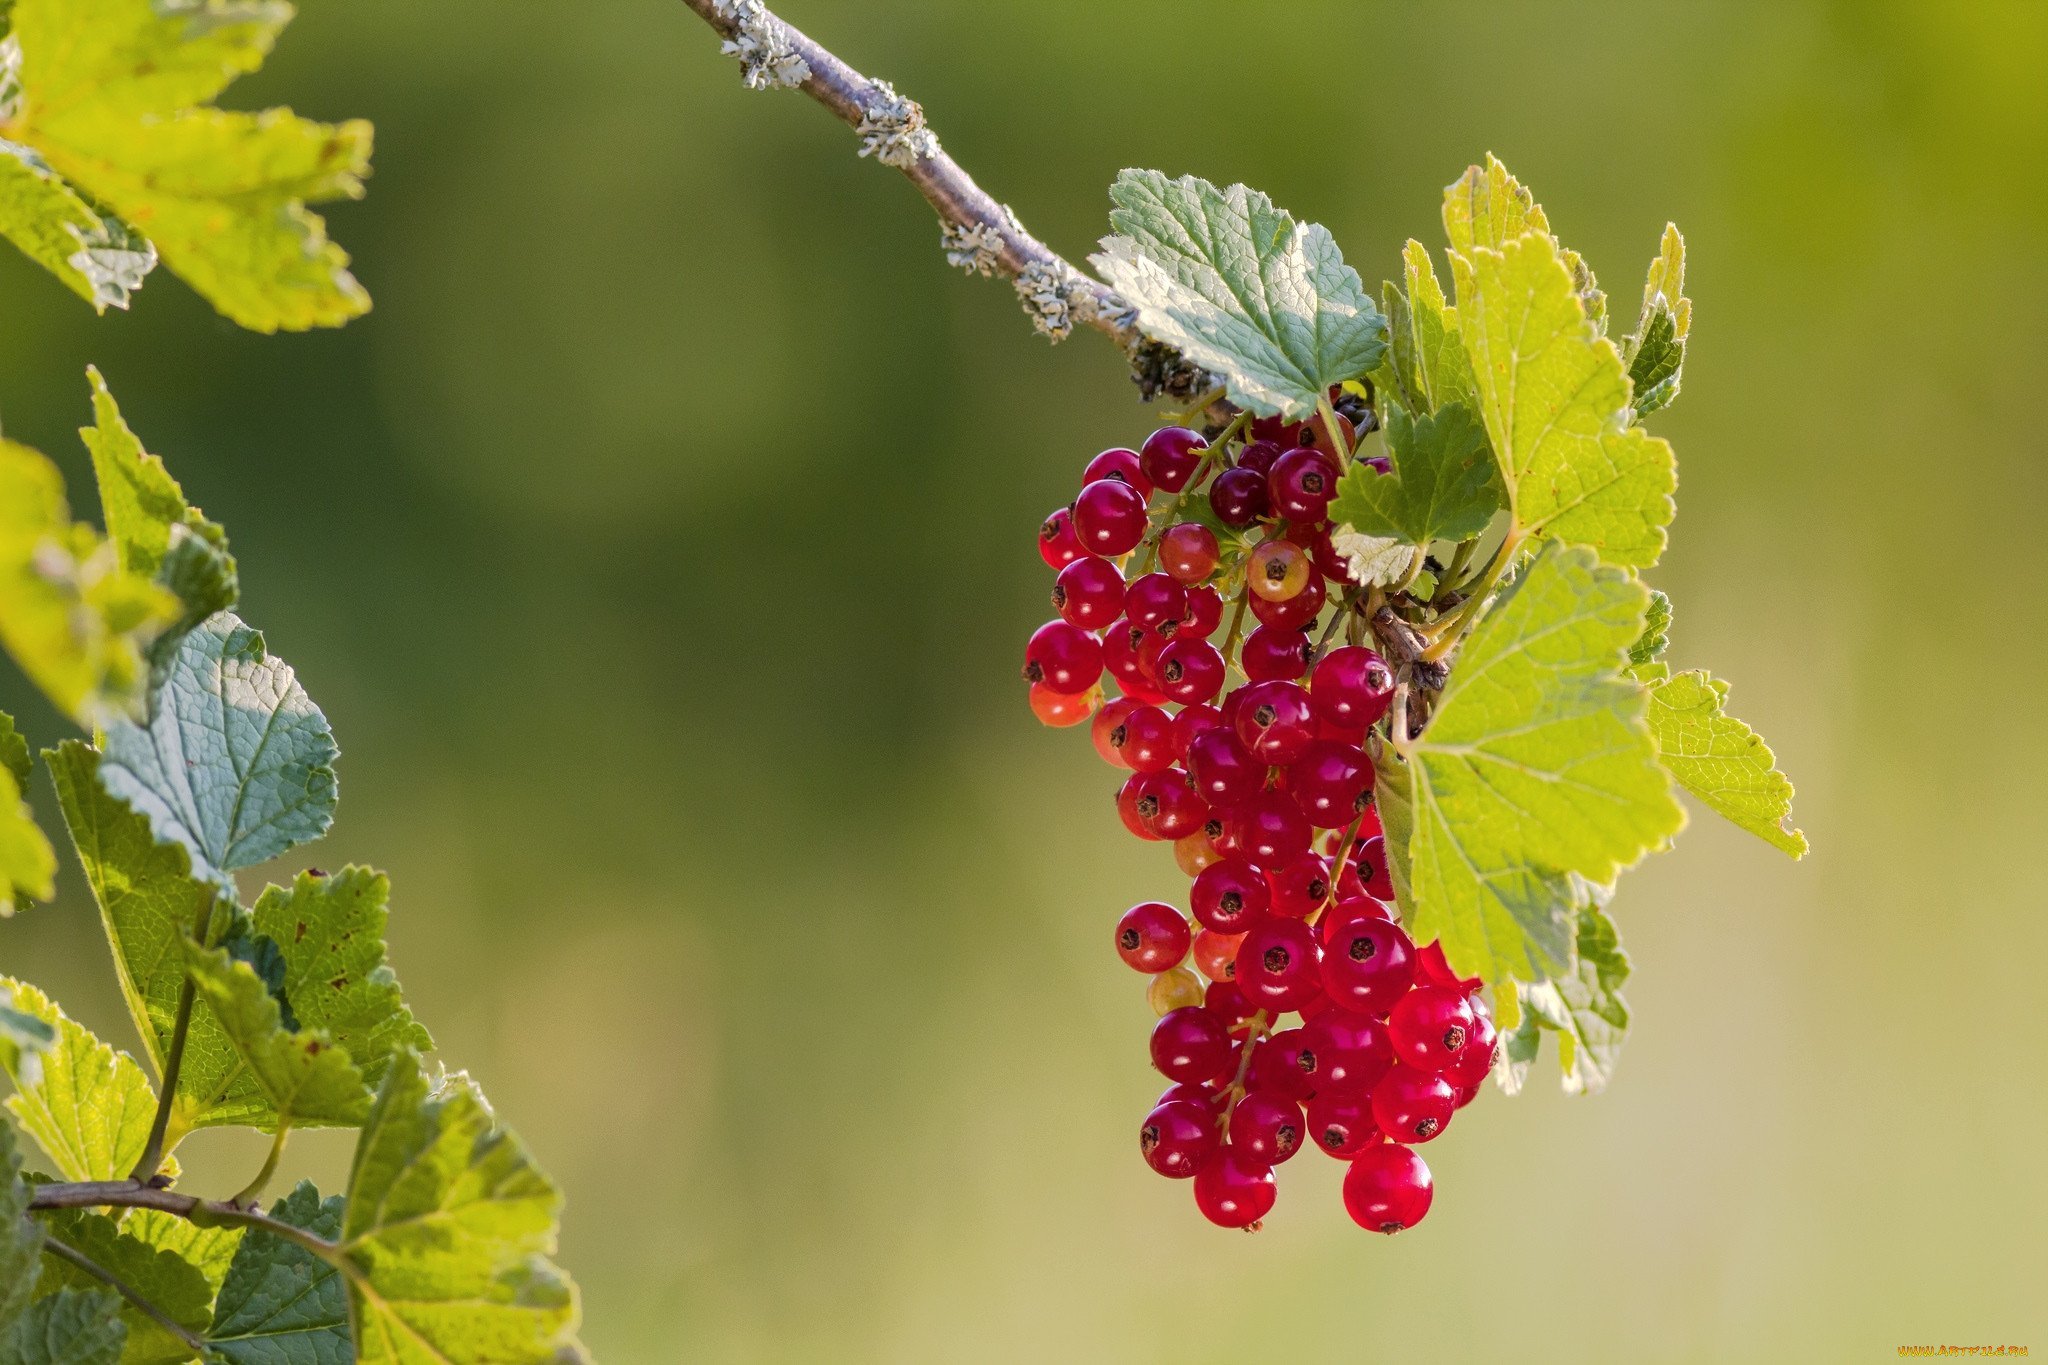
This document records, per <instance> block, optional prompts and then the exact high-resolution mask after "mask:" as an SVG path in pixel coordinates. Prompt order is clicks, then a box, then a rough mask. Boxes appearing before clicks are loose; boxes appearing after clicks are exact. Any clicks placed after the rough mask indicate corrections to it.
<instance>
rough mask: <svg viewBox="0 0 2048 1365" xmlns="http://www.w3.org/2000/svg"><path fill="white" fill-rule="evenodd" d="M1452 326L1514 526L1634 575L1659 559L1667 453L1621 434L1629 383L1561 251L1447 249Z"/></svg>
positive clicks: (1545, 242)
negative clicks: (1588, 550)
mask: <svg viewBox="0 0 2048 1365" xmlns="http://www.w3.org/2000/svg"><path fill="white" fill-rule="evenodd" d="M1451 270H1452V274H1453V276H1454V278H1455V279H1456V282H1457V291H1458V321H1459V330H1460V334H1461V335H1462V336H1463V338H1464V342H1465V347H1466V349H1467V350H1468V351H1469V352H1470V354H1471V357H1472V365H1473V373H1474V376H1475V379H1476V382H1477V385H1478V392H1479V411H1480V415H1481V416H1482V417H1483V418H1484V419H1485V422H1486V431H1487V436H1488V437H1489V439H1490V440H1491V441H1492V444H1493V450H1494V455H1495V457H1496V459H1497V460H1498V461H1499V465H1500V472H1501V479H1502V482H1503V483H1504V484H1505V485H1506V487H1507V491H1508V497H1509V500H1510V503H1511V505H1512V506H1513V508H1514V511H1515V517H1516V520H1517V521H1518V523H1519V524H1520V525H1522V526H1523V527H1526V528H1528V529H1530V530H1532V531H1539V532H1541V533H1542V534H1545V535H1548V536H1552V537H1555V538H1556V539H1559V540H1564V541H1569V542H1572V543H1574V544H1580V545H1590V546H1592V547H1593V548H1594V549H1595V550H1597V551H1599V553H1600V558H1601V559H1602V560H1603V561H1604V562H1606V563H1609V564H1618V565H1622V566H1625V567H1629V568H1642V567H1645V566H1647V565H1651V564H1654V563H1656V562H1657V559H1658V557H1659V556H1660V555H1662V554H1663V552H1664V542H1665V530H1664V528H1665V527H1667V526H1669V525H1670V524H1671V518H1672V515H1673V513H1674V510H1675V508H1674V504H1673V502H1672V498H1671V495H1672V492H1673V491H1674V490H1675V489H1676V488H1677V486H1678V476H1677V471H1676V464H1675V462H1674V460H1673V458H1672V454H1671V447H1670V446H1669V445H1668V444H1666V443H1665V442H1664V441H1662V440H1659V439H1657V438H1656V437H1653V436H1650V435H1649V434H1648V433H1646V432H1645V431H1643V429H1642V428H1640V427H1634V426H1629V425H1626V413H1627V410H1628V406H1629V387H1628V377H1627V375H1625V374H1624V373H1623V372H1622V367H1621V356H1620V354H1619V353H1618V352H1617V351H1616V350H1615V349H1614V344H1613V343H1612V342H1610V341H1608V340H1607V339H1606V338H1604V337H1601V336H1599V335H1597V334H1596V333H1595V331H1594V329H1593V326H1592V324H1591V323H1590V322H1589V321H1588V320H1587V317H1586V310H1585V306H1584V304H1583V302H1582V301H1581V300H1580V299H1579V298H1578V297H1577V296H1576V295H1575V292H1574V283H1573V280H1572V274H1571V271H1570V269H1569V268H1568V267H1567V266H1566V264H1565V262H1564V260H1563V259H1561V258H1560V256H1559V254H1558V247H1557V243H1556V242H1554V241H1552V240H1551V239H1550V237H1548V236H1547V235H1545V234H1542V233H1535V232H1531V233H1525V234H1524V235H1522V236H1520V237H1516V238H1512V239H1510V240H1509V241H1507V242H1506V243H1505V245H1503V246H1502V247H1501V248H1500V249H1499V250H1497V251H1496V250H1493V249H1492V248H1489V247H1485V246H1474V247H1472V248H1471V249H1470V250H1469V251H1466V252H1463V253H1460V252H1453V253H1452V255H1451Z"/></svg>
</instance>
